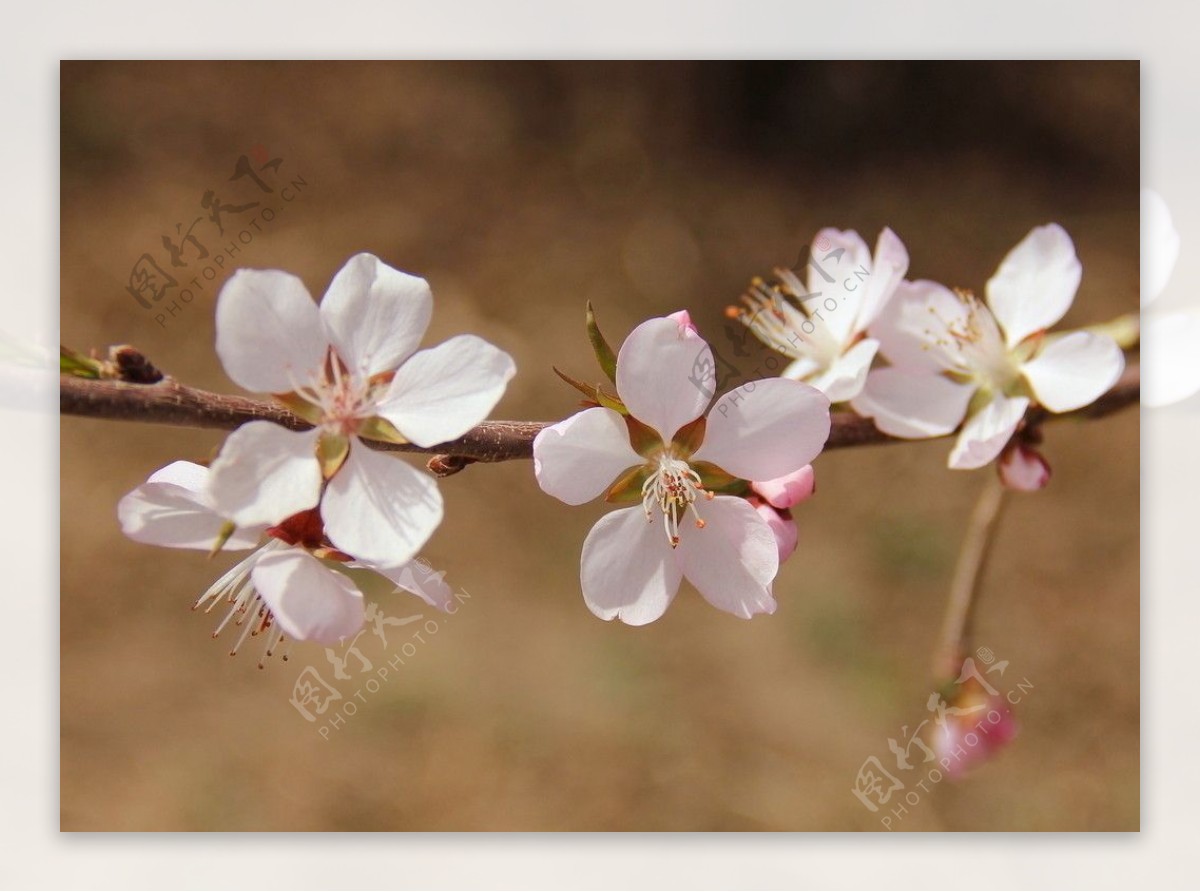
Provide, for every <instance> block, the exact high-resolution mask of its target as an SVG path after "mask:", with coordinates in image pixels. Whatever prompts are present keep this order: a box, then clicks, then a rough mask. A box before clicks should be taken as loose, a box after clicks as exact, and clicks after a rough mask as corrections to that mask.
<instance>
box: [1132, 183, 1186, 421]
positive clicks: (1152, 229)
mask: <svg viewBox="0 0 1200 892" xmlns="http://www.w3.org/2000/svg"><path fill="white" fill-rule="evenodd" d="M1179 245H1180V238H1179V232H1178V231H1177V230H1176V229H1175V223H1174V221H1173V220H1172V219H1171V210H1170V208H1168V207H1167V203H1166V202H1165V201H1164V200H1163V199H1162V196H1160V195H1159V194H1158V193H1157V192H1154V191H1152V190H1150V189H1143V190H1142V311H1143V313H1142V328H1141V356H1140V358H1141V362H1142V392H1141V399H1142V403H1143V404H1144V405H1147V406H1152V407H1157V406H1168V405H1170V404H1171V403H1177V402H1180V401H1181V400H1185V399H1187V398H1188V397H1190V396H1192V395H1193V394H1195V393H1196V392H1197V391H1200V350H1197V349H1196V345H1197V344H1200V308H1197V306H1196V304H1195V301H1194V300H1193V301H1192V303H1191V304H1190V305H1187V306H1183V307H1177V308H1175V309H1172V310H1168V311H1165V312H1157V311H1156V312H1147V311H1146V307H1147V306H1149V305H1150V304H1151V303H1152V302H1153V301H1155V300H1157V299H1158V298H1159V296H1160V295H1161V293H1162V291H1163V289H1164V288H1166V286H1167V283H1168V282H1169V281H1170V279H1171V274H1172V272H1173V271H1174V269H1175V262H1176V260H1178V259H1179Z"/></svg>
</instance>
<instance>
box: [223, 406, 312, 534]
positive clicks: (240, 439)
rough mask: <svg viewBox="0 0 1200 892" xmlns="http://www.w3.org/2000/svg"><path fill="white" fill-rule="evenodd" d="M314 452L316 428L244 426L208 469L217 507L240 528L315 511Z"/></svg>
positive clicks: (261, 423) (254, 423)
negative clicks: (312, 509) (299, 429)
mask: <svg viewBox="0 0 1200 892" xmlns="http://www.w3.org/2000/svg"><path fill="white" fill-rule="evenodd" d="M316 448H317V431H316V430H310V431H290V430H288V429H287V428H284V427H280V426H279V425H277V424H273V423H271V422H270V421H251V422H249V423H248V424H243V425H242V426H241V427H239V428H238V429H237V430H235V431H234V432H233V433H232V434H230V435H229V436H228V437H226V439H225V445H224V446H222V447H221V453H220V455H218V456H217V458H216V461H214V462H213V463H212V467H211V468H210V469H209V477H208V497H209V501H210V503H211V504H212V507H213V509H214V510H215V511H217V512H218V513H220V514H221V515H222V516H224V517H227V518H229V519H230V520H232V521H233V522H234V523H236V524H237V525H238V526H240V527H242V526H253V525H255V524H272V523H279V522H280V521H282V520H285V519H287V518H288V517H291V516H292V515H293V514H296V513H297V512H300V511H305V510H307V509H309V508H312V507H314V506H315V505H316V504H317V502H318V501H320V498H321V464H320V462H318V461H317V456H316Z"/></svg>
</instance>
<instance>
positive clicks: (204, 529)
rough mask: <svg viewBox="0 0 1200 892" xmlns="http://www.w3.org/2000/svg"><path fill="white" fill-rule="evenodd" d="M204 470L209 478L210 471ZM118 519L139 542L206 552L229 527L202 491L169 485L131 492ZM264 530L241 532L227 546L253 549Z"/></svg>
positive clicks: (120, 507) (155, 484) (153, 484)
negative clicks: (222, 531) (223, 527)
mask: <svg viewBox="0 0 1200 892" xmlns="http://www.w3.org/2000/svg"><path fill="white" fill-rule="evenodd" d="M176 464H177V465H182V464H190V463H189V462H176ZM172 467H173V466H172ZM194 467H199V465H195V466H194ZM163 470H166V469H165V468H164V469H163ZM201 470H203V471H205V474H206V475H207V469H206V468H201ZM159 473H161V472H159ZM153 479H154V478H153V477H152V478H151V481H153ZM117 518H118V519H119V520H120V521H121V531H122V532H123V533H125V535H126V536H128V537H129V538H130V539H133V540H134V541H135V542H143V543H145V544H147V545H162V546H165V547H167V548H196V549H201V550H203V551H208V550H209V549H211V548H212V547H213V545H215V544H216V542H217V538H218V537H219V536H220V533H221V527H222V526H223V525H224V524H225V518H223V517H222V516H221V515H219V514H217V513H216V512H215V511H213V510H212V509H211V508H209V507H208V505H207V504H205V501H204V498H203V496H202V494H201V493H200V492H198V491H196V490H194V489H191V488H190V487H188V486H181V485H178V484H175V483H167V482H149V483H143V484H142V485H141V486H139V487H137V488H136V489H134V490H133V491H132V492H129V493H127V494H126V495H125V496H124V497H123V498H122V499H121V501H120V502H118V503H117ZM264 530H265V527H261V526H259V527H251V528H246V529H239V530H237V531H236V532H235V533H234V534H233V535H232V536H230V537H229V540H228V541H227V542H226V543H225V545H224V546H223V547H224V548H225V549H227V550H230V551H232V550H241V549H245V548H253V547H254V546H255V545H257V544H258V540H259V538H260V537H261V536H262V534H263V532H264Z"/></svg>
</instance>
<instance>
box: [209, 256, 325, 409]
mask: <svg viewBox="0 0 1200 892" xmlns="http://www.w3.org/2000/svg"><path fill="white" fill-rule="evenodd" d="M328 346H329V343H328V341H327V340H326V337H325V329H324V328H323V327H322V325H321V315H320V312H319V311H318V310H317V305H316V304H315V303H314V302H313V299H312V296H311V295H310V294H309V293H308V289H307V288H305V287H304V283H303V282H301V281H300V280H299V279H298V278H296V277H295V276H293V275H291V274H289V273H285V272H280V271H279V270H257V269H242V270H238V271H237V272H236V273H234V274H233V275H232V276H231V277H230V279H229V281H228V282H226V283H225V287H223V288H222V289H221V294H220V295H219V296H218V297H217V355H218V356H220V357H221V363H222V364H223V365H224V366H225V373H226V374H227V375H229V377H230V378H231V379H232V380H233V381H234V383H236V384H237V385H238V386H240V387H244V388H246V390H253V391H256V392H257V393H288V392H289V391H292V390H295V389H296V387H297V386H299V385H301V384H307V383H308V380H309V378H310V377H311V376H312V374H313V373H314V372H315V371H317V370H318V369H319V368H320V367H321V362H322V361H323V360H324V357H325V351H326V349H327V348H328Z"/></svg>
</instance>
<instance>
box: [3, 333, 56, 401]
mask: <svg viewBox="0 0 1200 892" xmlns="http://www.w3.org/2000/svg"><path fill="white" fill-rule="evenodd" d="M57 369H58V362H57V361H56V360H55V359H54V356H53V354H51V352H50V351H49V350H47V349H46V348H45V347H43V346H42V345H41V344H34V343H30V342H26V341H24V340H21V339H19V338H15V337H13V336H12V335H10V334H7V333H6V332H3V331H0V406H2V407H4V408H6V409H20V410H27V409H49V408H50V407H51V406H57V405H58V397H57V390H58V371H57Z"/></svg>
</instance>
